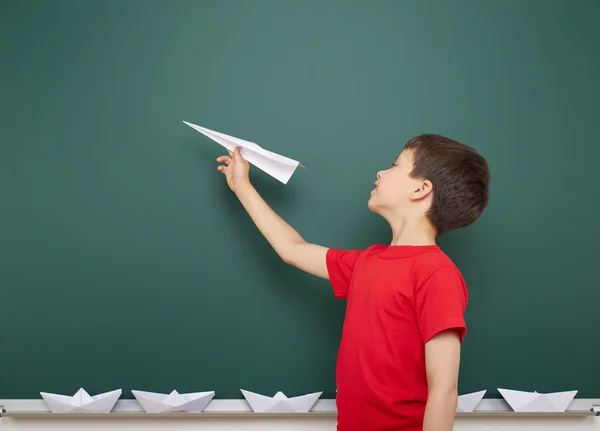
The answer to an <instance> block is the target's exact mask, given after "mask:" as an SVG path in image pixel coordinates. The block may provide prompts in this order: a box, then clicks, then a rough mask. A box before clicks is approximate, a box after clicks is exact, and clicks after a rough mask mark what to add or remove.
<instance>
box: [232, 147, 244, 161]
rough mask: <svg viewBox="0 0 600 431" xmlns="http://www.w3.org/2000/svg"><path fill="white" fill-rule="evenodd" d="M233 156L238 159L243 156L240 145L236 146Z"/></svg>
mask: <svg viewBox="0 0 600 431" xmlns="http://www.w3.org/2000/svg"><path fill="white" fill-rule="evenodd" d="M233 157H234V158H236V159H241V158H242V153H241V150H240V147H235V150H234V151H233Z"/></svg>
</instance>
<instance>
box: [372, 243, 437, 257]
mask: <svg viewBox="0 0 600 431" xmlns="http://www.w3.org/2000/svg"><path fill="white" fill-rule="evenodd" d="M440 251H441V249H440V247H439V246H438V245H389V246H386V248H385V249H384V250H383V252H382V253H381V254H380V256H381V257H385V258H391V259H393V258H403V257H412V256H416V255H418V254H421V253H427V252H440Z"/></svg>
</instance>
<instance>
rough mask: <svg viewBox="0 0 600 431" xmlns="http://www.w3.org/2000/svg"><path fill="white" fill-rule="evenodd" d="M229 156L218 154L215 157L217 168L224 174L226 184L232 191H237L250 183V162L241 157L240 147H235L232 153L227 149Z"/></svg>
mask: <svg viewBox="0 0 600 431" xmlns="http://www.w3.org/2000/svg"><path fill="white" fill-rule="evenodd" d="M227 152H228V153H229V156H220V157H218V158H217V162H218V163H225V165H219V166H218V167H217V170H218V171H219V172H222V173H223V174H225V178H227V185H228V186H229V188H230V189H231V191H232V192H234V193H238V192H239V191H240V190H241V189H243V188H244V187H245V186H248V185H250V177H249V173H250V164H249V163H248V162H247V161H246V160H245V159H244V157H242V154H241V153H240V147H236V148H235V150H234V151H233V153H232V152H231V151H229V150H227Z"/></svg>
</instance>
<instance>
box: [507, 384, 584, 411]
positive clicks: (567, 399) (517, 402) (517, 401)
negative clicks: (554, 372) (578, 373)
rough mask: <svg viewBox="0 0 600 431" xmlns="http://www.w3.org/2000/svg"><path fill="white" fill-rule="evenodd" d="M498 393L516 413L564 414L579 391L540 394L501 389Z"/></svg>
mask: <svg viewBox="0 0 600 431" xmlns="http://www.w3.org/2000/svg"><path fill="white" fill-rule="evenodd" d="M498 392H500V394H501V395H502V397H503V398H504V399H505V400H506V402H507V403H508V404H509V405H510V407H511V408H512V409H513V410H514V411H516V412H564V411H566V410H567V408H568V407H569V404H571V402H572V401H573V398H575V395H577V391H564V392H552V393H546V394H542V393H538V392H525V391H514V390H511V389H500V388H498Z"/></svg>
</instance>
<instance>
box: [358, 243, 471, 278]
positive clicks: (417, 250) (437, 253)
mask: <svg viewBox="0 0 600 431" xmlns="http://www.w3.org/2000/svg"><path fill="white" fill-rule="evenodd" d="M362 254H363V257H365V258H368V257H370V256H378V257H380V258H383V259H387V260H392V261H396V262H397V263H398V264H400V263H401V262H403V263H407V262H410V267H411V269H412V271H413V273H414V275H415V276H416V277H417V278H419V279H424V278H425V279H426V278H428V277H429V276H431V275H433V274H434V273H436V272H438V271H443V272H448V273H454V274H460V270H459V269H458V267H457V266H456V264H455V263H454V261H453V260H452V259H451V258H450V256H448V255H447V254H446V253H445V252H444V251H443V250H442V249H441V248H440V247H439V246H438V245H429V246H390V245H383V244H374V245H372V246H370V247H368V248H366V249H365V250H364V251H363V253H362Z"/></svg>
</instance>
